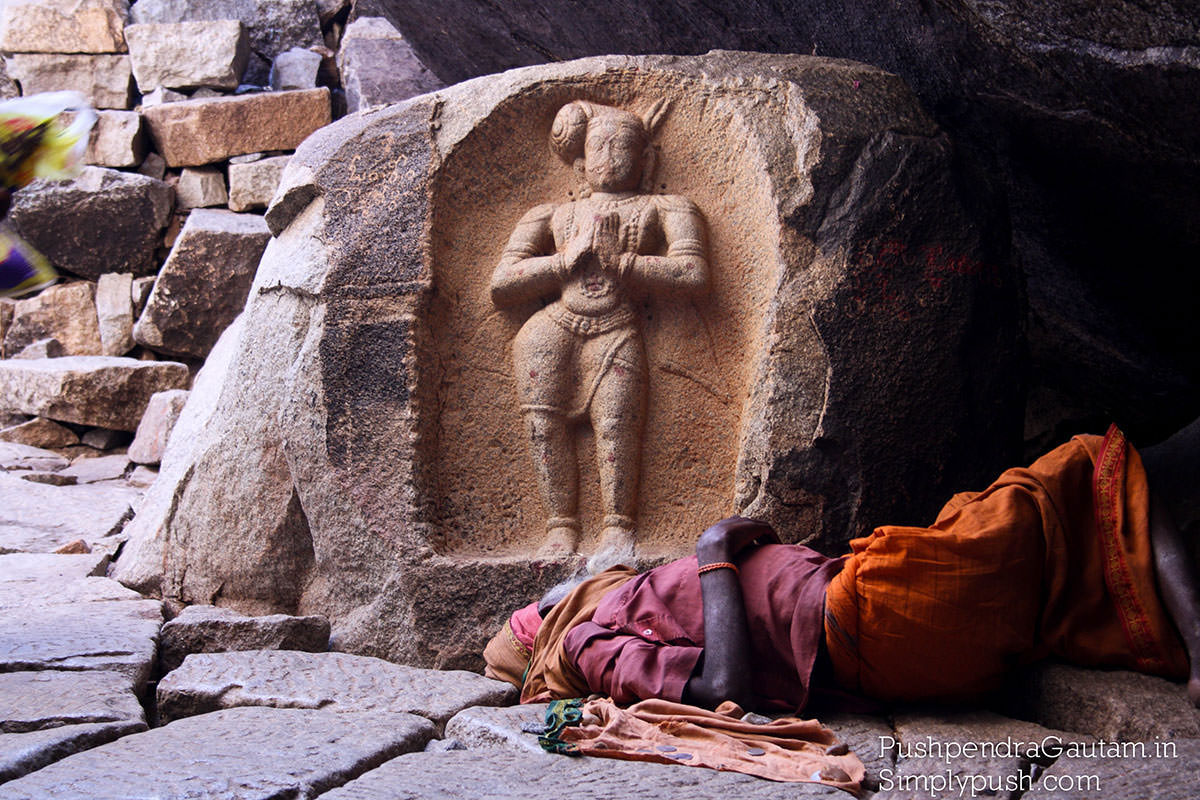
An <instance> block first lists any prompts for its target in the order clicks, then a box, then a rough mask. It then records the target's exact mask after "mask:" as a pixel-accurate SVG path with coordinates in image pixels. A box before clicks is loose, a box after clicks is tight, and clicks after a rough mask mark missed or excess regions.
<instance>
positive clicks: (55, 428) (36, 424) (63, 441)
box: [0, 417, 79, 447]
mask: <svg viewBox="0 0 1200 800" xmlns="http://www.w3.org/2000/svg"><path fill="white" fill-rule="evenodd" d="M0 442H16V443H17V444H27V445H29V446H30V447H67V446H69V445H73V444H78V443H79V436H78V435H77V434H76V433H75V431H73V430H71V429H70V428H66V427H63V426H62V425H59V424H58V423H57V422H54V421H52V420H48V419H44V418H42V417H34V418H33V419H31V420H27V421H25V422H22V423H20V424H19V425H13V426H12V427H11V428H4V429H3V430H0Z"/></svg>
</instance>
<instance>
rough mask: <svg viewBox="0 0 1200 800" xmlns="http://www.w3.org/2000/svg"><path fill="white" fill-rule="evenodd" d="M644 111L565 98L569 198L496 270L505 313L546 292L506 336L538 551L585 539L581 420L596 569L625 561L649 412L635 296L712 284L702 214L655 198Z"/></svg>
mask: <svg viewBox="0 0 1200 800" xmlns="http://www.w3.org/2000/svg"><path fill="white" fill-rule="evenodd" d="M664 111H665V103H664V102H662V101H659V102H658V103H656V104H655V105H654V106H653V107H652V108H651V109H650V111H649V112H647V114H646V117H645V119H643V118H642V117H640V116H638V115H637V114H634V113H632V112H630V111H624V110H621V109H618V108H613V107H611V106H604V105H598V104H595V103H589V102H585V101H574V102H571V103H568V104H567V105H565V106H563V107H562V109H560V110H559V112H558V114H557V116H556V117H555V119H554V125H553V127H552V129H551V133H550V146H551V149H552V150H553V151H554V152H555V153H556V154H557V155H558V156H559V157H560V158H561V159H562V160H563V161H565V162H566V163H567V164H569V165H571V166H572V167H574V168H575V169H576V170H577V171H578V172H579V173H581V175H582V177H583V179H584V182H585V185H584V186H583V187H582V188H581V190H580V191H579V192H578V198H577V199H573V200H570V201H568V202H563V203H547V204H545V205H539V206H537V207H535V208H533V209H532V210H531V211H529V212H528V213H527V214H525V216H524V217H522V218H521V220H520V222H518V223H517V226H516V230H514V231H513V233H512V236H511V237H510V238H509V240H508V244H507V245H506V246H505V248H504V254H503V256H502V257H501V259H500V264H499V266H497V267H496V271H495V273H494V274H493V276H492V283H491V292H492V301H493V303H494V304H495V305H496V306H497V307H500V308H503V307H508V306H514V305H518V304H521V303H525V302H528V301H530V300H532V299H536V298H550V297H555V295H557V297H556V298H555V299H553V301H552V302H550V303H549V304H548V305H546V306H545V307H544V308H542V309H541V310H539V311H537V312H536V313H534V314H533V315H532V316H530V318H529V319H528V320H527V321H526V322H525V324H524V325H523V326H522V327H521V330H520V331H519V332H518V333H517V335H516V337H515V339H514V340H513V364H514V367H515V374H516V383H517V395H518V399H519V402H520V407H521V412H522V414H523V415H524V418H525V424H526V426H527V430H528V435H529V443H530V450H531V455H532V456H533V463H534V469H535V472H536V474H537V480H538V488H539V490H540V492H541V495H542V501H543V504H544V506H545V509H546V513H547V517H548V518H547V521H546V526H547V538H546V542H545V544H544V545H543V546H542V549H541V551H540V554H541V555H543V556H551V557H553V556H566V555H569V554H572V553H574V552H575V548H576V546H577V545H578V541H579V535H580V522H579V516H578V505H579V468H578V461H577V455H576V452H575V444H574V443H575V431H574V427H575V426H576V425H577V424H582V423H588V424H590V425H591V427H592V431H593V433H594V436H595V448H596V460H597V468H598V472H599V476H600V500H601V504H602V511H603V514H604V519H603V522H602V526H603V530H602V531H601V536H600V542H599V546H598V548H597V550H596V552H595V554H594V555H593V556H592V558H591V560H590V561H589V562H588V569H589V570H591V571H592V572H596V571H599V570H600V569H604V568H606V567H608V566H611V565H612V564H616V563H620V562H622V561H629V560H630V559H632V557H633V556H634V545H635V542H636V538H637V536H636V530H637V494H638V478H639V475H638V472H639V463H640V460H641V437H642V429H643V424H644V421H645V416H646V389H647V381H648V376H647V369H646V354H645V347H644V345H643V342H642V335H641V331H640V328H639V323H638V316H637V313H636V311H635V309H634V306H633V303H632V300H633V298H635V297H637V296H639V295H649V296H650V297H653V298H655V299H656V300H658V301H661V302H671V301H672V300H675V299H680V298H683V297H685V296H689V295H693V294H698V293H701V292H704V291H707V289H708V263H707V246H706V242H705V233H704V220H703V218H702V216H701V214H700V212H699V211H698V210H697V208H696V206H695V204H693V203H692V202H691V201H690V200H688V199H687V198H686V197H681V196H678V195H667V194H652V193H650V187H651V186H652V181H653V171H654V157H655V149H654V146H653V143H652V136H653V133H654V131H655V129H656V128H657V126H658V124H659V122H661V119H662V116H663V114H664Z"/></svg>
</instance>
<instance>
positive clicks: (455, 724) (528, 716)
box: [445, 703, 550, 757]
mask: <svg viewBox="0 0 1200 800" xmlns="http://www.w3.org/2000/svg"><path fill="white" fill-rule="evenodd" d="M548 706H549V704H548V703H528V704H522V705H515V706H501V707H491V706H472V707H471V708H464V709H463V710H462V711H460V712H458V713H457V714H455V715H454V716H453V717H451V718H450V721H449V722H447V723H446V733H445V737H446V739H447V740H454V741H457V742H460V743H461V744H463V745H464V746H465V747H466V748H467V749H468V750H478V749H480V748H503V749H505V750H515V751H516V752H519V753H525V754H527V755H530V756H531V757H534V756H533V754H540V755H550V754H549V753H547V752H546V751H545V750H543V749H542V746H541V745H539V744H538V741H537V734H536V733H531V732H530V731H531V730H537V729H544V728H545V723H546V708H547V707H548Z"/></svg>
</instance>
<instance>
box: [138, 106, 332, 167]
mask: <svg viewBox="0 0 1200 800" xmlns="http://www.w3.org/2000/svg"><path fill="white" fill-rule="evenodd" d="M144 115H145V118H146V124H147V126H148V127H149V128H150V135H151V137H152V138H153V139H154V142H155V144H156V145H157V147H158V151H159V153H161V154H162V156H163V158H165V159H166V160H167V164H168V165H170V166H172V167H187V166H197V165H200V164H210V163H213V162H216V161H223V160H225V159H227V158H229V157H230V156H236V155H241V154H244V153H257V152H261V151H265V150H291V149H292V148H294V147H296V146H297V145H299V144H300V142H302V141H304V139H305V137H307V136H308V135H309V134H310V133H312V132H313V131H315V130H317V129H318V128H320V127H321V126H323V125H328V124H329V121H330V118H331V117H330V108H329V90H328V89H325V88H320V89H309V90H307V91H303V92H265V93H263V94H250V95H244V96H240V97H214V98H204V99H200V100H185V101H181V102H178V103H163V104H162V105H157V106H153V107H151V108H147V109H145V111H144Z"/></svg>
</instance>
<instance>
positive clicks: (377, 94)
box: [337, 17, 443, 112]
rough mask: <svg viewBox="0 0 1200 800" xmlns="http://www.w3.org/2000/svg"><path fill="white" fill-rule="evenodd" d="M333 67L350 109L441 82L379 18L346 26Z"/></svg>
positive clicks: (425, 89)
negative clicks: (340, 79)
mask: <svg viewBox="0 0 1200 800" xmlns="http://www.w3.org/2000/svg"><path fill="white" fill-rule="evenodd" d="M337 66H338V72H339V73H340V74H341V76H342V85H343V86H344V87H345V89H346V108H347V110H349V111H351V112H354V111H360V110H363V109H366V108H371V107H372V106H379V105H386V104H387V103H396V102H399V101H401V100H407V99H408V98H410V97H413V96H415V95H418V94H425V93H426V92H432V91H433V90H435V89H440V88H442V85H443V84H442V82H441V81H440V80H438V79H437V76H435V75H434V74H433V73H432V72H430V71H429V70H428V69H426V68H425V65H424V64H422V63H421V60H420V59H418V58H417V56H416V54H415V53H413V50H412V47H410V46H409V44H408V42H406V41H405V40H404V37H403V36H401V35H400V31H398V30H396V29H395V28H394V27H392V24H391V23H390V22H388V21H387V20H386V19H384V18H383V17H360V18H359V19H357V20H355V21H354V22H353V23H351V24H350V26H349V27H348V28H346V32H345V34H344V35H343V36H342V43H341V47H340V48H339V49H338V55H337Z"/></svg>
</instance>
